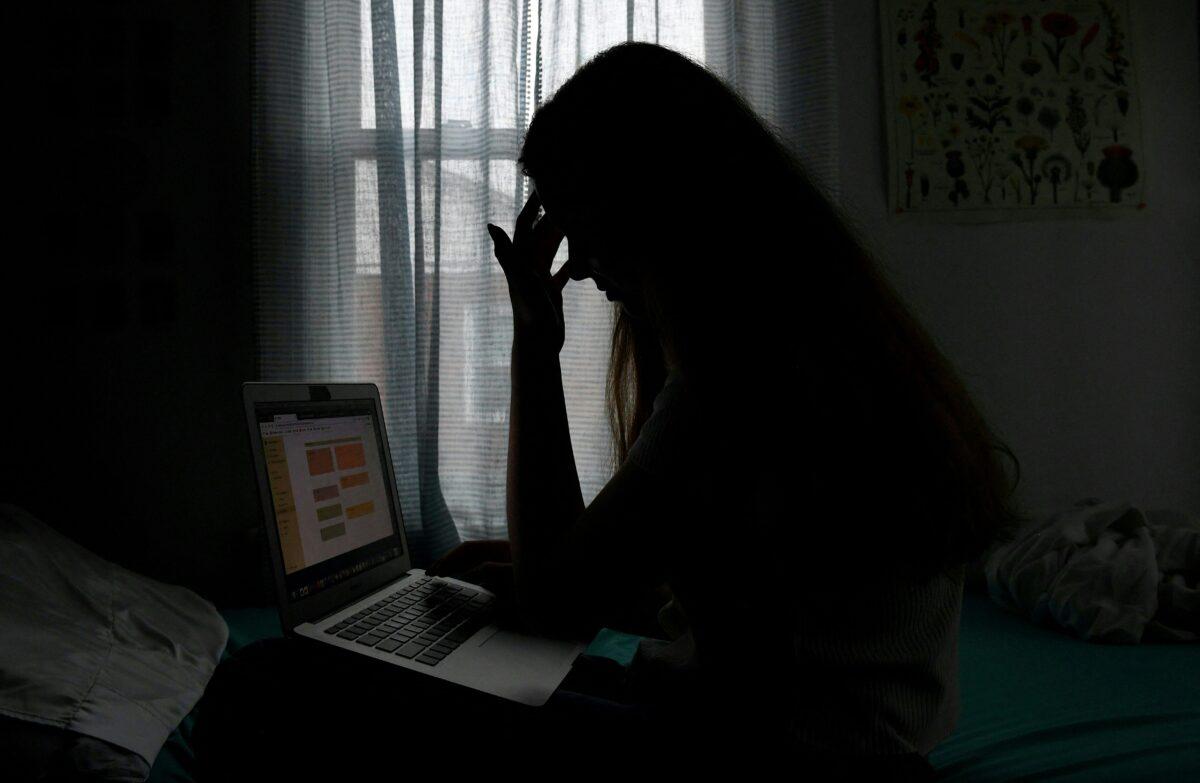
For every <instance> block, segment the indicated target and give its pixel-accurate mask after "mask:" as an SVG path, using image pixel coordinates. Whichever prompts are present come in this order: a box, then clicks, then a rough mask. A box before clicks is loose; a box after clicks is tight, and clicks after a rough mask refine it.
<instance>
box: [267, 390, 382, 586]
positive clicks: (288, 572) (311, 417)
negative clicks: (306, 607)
mask: <svg viewBox="0 0 1200 783" xmlns="http://www.w3.org/2000/svg"><path fill="white" fill-rule="evenodd" d="M255 416H256V419H257V421H258V428H259V434H260V435H261V436H262V453H263V458H264V460H265V463H266V464H265V465H260V466H258V469H259V470H263V469H265V470H266V471H267V481H268V484H269V486H270V490H271V500H272V505H273V506H274V509H275V526H276V529H277V530H278V533H279V548H280V555H281V558H282V561H283V567H284V571H285V578H286V583H287V590H288V593H289V595H290V597H291V600H293V601H294V600H298V599H301V598H305V597H308V596H311V595H314V594H316V593H318V592H320V591H322V590H325V589H328V588H330V587H332V586H333V585H335V584H338V583H339V582H342V581H344V580H346V579H349V578H350V577H353V576H356V575H357V574H360V573H362V572H363V571H365V570H367V569H369V568H373V567H375V566H378V565H380V564H382V563H385V562H387V561H388V560H391V559H392V558H395V557H399V556H400V554H401V551H402V550H401V538H400V536H399V533H398V525H397V519H398V515H397V514H396V512H395V507H394V505H395V504H394V499H393V498H392V491H391V485H392V478H391V477H390V476H387V475H386V474H385V473H384V466H385V465H386V464H387V463H386V462H385V461H384V460H383V459H382V457H381V453H382V451H383V448H384V446H383V443H384V441H383V437H382V435H381V432H380V429H379V424H378V422H377V421H376V418H375V409H374V404H373V402H372V401H371V400H369V399H367V400H333V401H327V402H271V403H258V404H257V405H256V406H255Z"/></svg>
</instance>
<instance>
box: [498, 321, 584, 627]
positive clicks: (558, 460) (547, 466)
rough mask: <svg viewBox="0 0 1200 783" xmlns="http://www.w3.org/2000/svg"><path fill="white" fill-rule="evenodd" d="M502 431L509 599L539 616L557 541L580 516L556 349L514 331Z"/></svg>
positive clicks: (577, 478) (578, 496)
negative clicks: (511, 581) (512, 584)
mask: <svg viewBox="0 0 1200 783" xmlns="http://www.w3.org/2000/svg"><path fill="white" fill-rule="evenodd" d="M511 369H512V400H511V403H510V406H509V430H508V487H507V513H508V537H509V541H510V543H511V547H512V558H513V575H514V578H515V581H516V586H517V599H518V601H519V602H520V603H521V605H522V606H523V607H524V608H527V609H529V610H531V611H532V612H533V613H534V614H535V615H536V614H540V613H541V611H542V609H543V608H544V607H545V606H546V604H547V603H548V602H549V596H548V595H547V591H548V589H552V588H548V581H549V580H548V579H546V575H547V574H548V573H550V572H552V571H553V568H554V562H553V560H554V557H555V553H556V550H557V548H558V544H559V542H560V541H561V539H562V537H563V536H564V534H565V533H566V532H567V531H568V530H569V529H570V526H571V525H572V524H574V522H575V521H576V520H577V519H579V517H580V516H581V515H582V514H583V509H584V506H583V494H582V493H581V492H580V489H579V474H578V473H577V471H576V469H575V456H574V453H573V452H572V450H571V433H570V429H569V427H568V425H567V406H566V399H565V397H564V395H563V386H562V369H561V365H560V364H559V359H558V355H557V354H555V353H552V352H550V351H548V350H545V349H541V348H539V346H538V345H536V344H534V343H531V342H527V341H526V340H524V339H523V338H522V336H521V335H520V334H519V333H518V334H517V335H516V336H514V339H513V350H512V368H511Z"/></svg>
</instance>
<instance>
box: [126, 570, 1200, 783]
mask: <svg viewBox="0 0 1200 783" xmlns="http://www.w3.org/2000/svg"><path fill="white" fill-rule="evenodd" d="M221 614H222V616H224V618H225V621H226V622H227V623H228V624H229V644H228V645H227V647H226V655H228V654H230V653H232V652H233V651H235V650H237V649H239V648H240V647H243V646H245V645H247V644H249V643H250V642H253V641H254V640H256V639H263V638H267V637H271V636H280V635H281V633H280V628H279V619H278V615H277V614H276V612H275V610H274V609H229V610H225V611H223V612H222V613H221ZM637 641H638V637H635V636H630V635H628V634H623V633H618V632H616V631H611V630H607V629H605V630H603V631H601V632H600V633H599V634H598V635H597V636H596V638H595V640H593V642H592V644H591V645H590V646H589V647H588V650H587V652H589V653H591V654H593V655H604V656H607V657H610V658H613V659H614V660H616V661H618V662H620V663H623V664H628V663H629V661H630V660H631V659H632V657H633V652H634V649H635V647H636V645H637ZM959 641H960V646H959V667H960V679H959V682H960V685H961V688H962V711H961V716H960V718H959V723H958V729H957V730H956V731H955V733H954V734H953V735H952V736H951V737H949V738H948V739H947V740H946V741H945V742H943V743H942V744H941V745H940V746H938V747H937V749H935V750H934V752H933V753H932V754H931V755H930V761H931V762H932V763H933V765H934V766H935V767H937V768H938V770H939V773H940V777H941V778H942V779H944V780H948V781H949V780H971V781H988V780H1011V779H1013V778H1018V777H1020V778H1035V779H1045V780H1059V781H1085V780H1086V781H1127V780H1134V779H1139V780H1158V779H1179V780H1189V779H1190V780H1200V645H1137V646H1128V647H1115V646H1106V645H1094V644H1089V643H1087V642H1082V641H1079V640H1077V639H1074V638H1072V637H1070V636H1067V635H1066V634H1063V633H1060V632H1058V631H1055V630H1052V629H1048V628H1039V627H1036V626H1034V625H1032V624H1030V623H1029V622H1028V621H1027V620H1025V619H1024V618H1022V617H1019V616H1017V615H1014V614H1009V613H1008V612H1006V611H1004V610H1003V609H1001V608H1000V607H998V606H996V605H994V604H993V603H992V602H991V601H990V600H989V599H988V598H987V597H986V596H983V595H978V594H975V593H968V594H967V595H966V596H964V600H963V615H962V630H961V633H960V637H959ZM192 722H193V718H192V716H191V715H189V716H188V717H187V718H185V719H184V721H183V723H182V724H181V725H180V727H179V729H178V730H176V731H175V732H174V733H173V734H172V735H171V737H170V738H169V739H168V740H167V744H166V745H165V746H164V748H163V750H162V752H161V753H160V754H159V756H158V758H157V759H156V760H155V763H154V767H153V769H152V770H151V773H150V780H151V781H155V782H156V783H165V782H166V781H172V782H173V783H187V782H188V781H191V780H192V778H191V776H190V775H189V774H188V770H189V769H190V768H191V760H192V756H191V752H190V750H189V748H188V740H189V737H190V734H191V729H192Z"/></svg>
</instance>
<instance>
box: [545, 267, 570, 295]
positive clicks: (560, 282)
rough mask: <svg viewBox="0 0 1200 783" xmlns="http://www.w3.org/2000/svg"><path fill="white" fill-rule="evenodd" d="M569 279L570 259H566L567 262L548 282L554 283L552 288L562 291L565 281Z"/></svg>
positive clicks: (565, 284)
mask: <svg viewBox="0 0 1200 783" xmlns="http://www.w3.org/2000/svg"><path fill="white" fill-rule="evenodd" d="M570 279H571V261H570V259H567V263H565V264H563V265H562V267H561V268H560V269H559V270H558V271H557V272H555V273H554V274H553V275H552V276H551V277H550V282H551V283H553V284H554V290H556V291H562V290H563V289H564V288H566V287H567V282H568V281H569V280H570Z"/></svg>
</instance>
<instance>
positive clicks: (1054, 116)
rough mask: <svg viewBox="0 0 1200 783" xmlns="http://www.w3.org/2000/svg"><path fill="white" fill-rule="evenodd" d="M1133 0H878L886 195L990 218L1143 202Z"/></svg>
mask: <svg viewBox="0 0 1200 783" xmlns="http://www.w3.org/2000/svg"><path fill="white" fill-rule="evenodd" d="M1131 5H1133V4H1132V3H1130V2H1129V0H1073V1H1070V2H1066V1H1063V2H1054V1H1053V0H1051V1H1050V2H1047V0H1037V1H1035V2H996V0H881V2H880V11H881V15H882V31H883V42H882V43H883V58H882V61H883V78H884V95H885V100H886V102H887V103H886V106H885V111H884V118H885V122H886V124H887V130H888V163H887V165H888V200H889V207H890V208H891V210H892V212H893V213H895V214H898V215H904V214H912V213H925V214H927V215H937V216H939V217H943V218H946V219H950V220H955V221H958V220H963V221H999V220H1013V219H1027V218H1041V217H1060V216H1066V215H1080V214H1084V215H1092V216H1101V215H1105V214H1107V215H1116V214H1128V213H1129V212H1130V211H1132V210H1137V209H1141V208H1144V207H1145V206H1146V205H1145V199H1144V198H1143V193H1144V191H1145V182H1146V172H1145V159H1144V155H1143V150H1142V127H1141V121H1140V117H1141V100H1140V94H1139V92H1138V89H1137V82H1136V81H1135V79H1134V72H1135V68H1136V63H1137V60H1136V59H1135V56H1134V55H1135V52H1134V51H1133V47H1132V41H1131V39H1132V35H1131V32H1130V29H1129V25H1130V13H1129V12H1130V6H1131Z"/></svg>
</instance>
